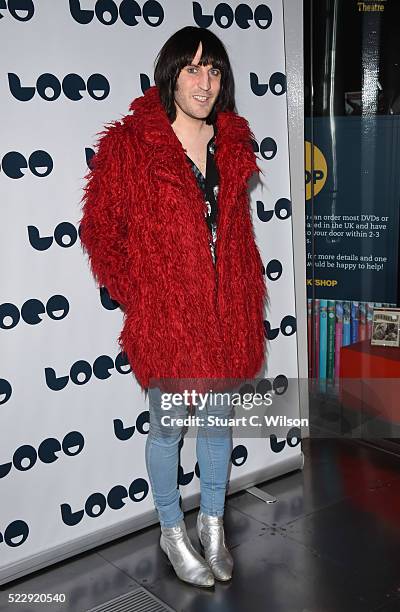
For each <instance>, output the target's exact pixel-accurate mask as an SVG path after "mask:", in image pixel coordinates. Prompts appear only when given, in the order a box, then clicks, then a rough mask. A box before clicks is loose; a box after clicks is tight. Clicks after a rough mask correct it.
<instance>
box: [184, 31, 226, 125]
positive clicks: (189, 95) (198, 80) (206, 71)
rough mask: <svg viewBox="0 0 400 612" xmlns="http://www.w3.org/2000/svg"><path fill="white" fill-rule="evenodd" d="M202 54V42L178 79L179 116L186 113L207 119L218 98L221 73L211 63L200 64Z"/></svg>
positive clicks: (193, 116) (196, 117)
mask: <svg viewBox="0 0 400 612" xmlns="http://www.w3.org/2000/svg"><path fill="white" fill-rule="evenodd" d="M201 54H202V44H201V42H200V44H199V46H198V49H197V52H196V55H195V56H194V58H193V60H192V63H191V64H190V65H189V66H185V67H184V68H182V70H181V72H180V74H179V76H178V79H177V81H176V88H175V105H176V107H177V108H176V112H177V117H178V116H179V114H182V113H184V114H185V115H187V116H189V117H191V118H192V119H200V120H203V119H206V118H207V117H208V115H209V114H210V113H211V110H212V108H213V106H214V104H215V102H216V100H217V97H218V94H219V90H220V87H221V73H220V71H219V70H218V69H217V68H213V67H212V66H211V65H209V66H199V61H200V58H201Z"/></svg>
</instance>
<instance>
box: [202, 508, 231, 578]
mask: <svg viewBox="0 0 400 612" xmlns="http://www.w3.org/2000/svg"><path fill="white" fill-rule="evenodd" d="M196 529H197V535H198V536H199V540H200V543H201V545H202V547H203V548H204V556H205V558H206V561H207V563H208V564H209V566H210V567H211V569H212V571H213V574H214V576H215V578H217V580H229V579H230V578H231V577H232V569H233V559H232V556H231V553H230V552H229V550H228V549H227V547H226V544H225V534H224V524H223V517H222V516H210V515H209V514H204V513H203V512H201V511H199V513H198V515H197V523H196Z"/></svg>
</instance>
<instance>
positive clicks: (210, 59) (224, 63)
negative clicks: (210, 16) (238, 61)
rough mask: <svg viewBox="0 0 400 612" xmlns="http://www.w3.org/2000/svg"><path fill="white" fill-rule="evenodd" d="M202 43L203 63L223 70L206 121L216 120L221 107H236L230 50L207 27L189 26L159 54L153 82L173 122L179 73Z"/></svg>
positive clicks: (174, 37)
mask: <svg viewBox="0 0 400 612" xmlns="http://www.w3.org/2000/svg"><path fill="white" fill-rule="evenodd" d="M200 42H201V44H202V56H201V59H200V62H199V63H200V64H201V65H202V66H208V65H209V64H210V65H212V66H213V68H218V70H220V71H221V88H220V92H219V95H218V98H217V100H216V102H215V104H214V107H213V109H212V111H211V113H210V115H209V116H208V117H207V123H209V124H211V123H214V122H215V120H216V117H217V113H218V112H219V111H234V110H235V85H234V80H233V74H232V68H231V65H230V62H229V58H228V54H227V52H226V49H225V47H224V45H223V43H222V42H221V41H220V39H219V38H218V37H217V36H216V35H215V34H213V33H212V32H210V30H207V29H206V28H196V27H194V26H186V27H185V28H182V29H181V30H178V31H177V32H175V34H173V35H172V36H171V37H170V38H169V39H168V40H167V42H166V43H165V44H164V45H163V47H162V49H161V51H160V52H159V54H158V55H157V58H156V62H155V69H154V82H155V84H156V85H157V87H158V90H159V93H160V99H161V102H162V104H163V106H164V108H165V112H166V113H167V115H168V119H169V120H170V122H171V123H172V122H173V121H175V119H176V107H175V101H174V100H175V88H176V81H177V79H178V76H179V73H180V71H181V70H182V68H184V67H185V66H188V65H189V64H190V63H191V62H192V60H193V58H194V56H195V55H196V52H197V49H198V47H199V44H200Z"/></svg>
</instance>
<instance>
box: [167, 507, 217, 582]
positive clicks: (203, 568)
mask: <svg viewBox="0 0 400 612" xmlns="http://www.w3.org/2000/svg"><path fill="white" fill-rule="evenodd" d="M160 546H161V548H162V550H163V551H164V552H165V554H166V555H167V557H168V559H169V561H170V563H171V565H172V567H173V568H174V570H175V573H176V575H177V576H178V578H180V579H181V580H184V581H185V582H189V583H190V584H195V585H196V586H204V587H211V586H214V584H215V581H214V576H213V573H212V571H211V570H210V567H209V565H208V564H207V563H206V561H205V560H204V559H203V557H202V556H201V555H199V553H198V552H197V550H196V549H195V548H194V547H193V544H192V543H191V541H190V539H189V536H188V534H187V533H186V526H185V523H184V520H183V519H182V520H181V521H179V523H178V524H177V525H175V526H174V527H163V526H161V537H160Z"/></svg>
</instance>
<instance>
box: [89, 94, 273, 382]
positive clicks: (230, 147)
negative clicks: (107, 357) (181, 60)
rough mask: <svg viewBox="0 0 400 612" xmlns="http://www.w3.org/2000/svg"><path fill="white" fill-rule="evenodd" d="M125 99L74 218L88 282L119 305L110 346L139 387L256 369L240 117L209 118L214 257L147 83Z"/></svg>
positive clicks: (252, 163) (194, 188) (261, 296)
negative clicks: (117, 328)
mask: <svg viewBox="0 0 400 612" xmlns="http://www.w3.org/2000/svg"><path fill="white" fill-rule="evenodd" d="M130 110H131V111H133V114H131V115H126V116H125V117H123V119H122V120H121V121H116V122H113V123H112V124H111V125H110V126H108V127H107V128H106V129H105V130H104V131H103V132H101V135H102V137H101V138H100V141H99V143H98V150H97V153H96V154H95V156H94V157H93V165H92V170H91V171H90V172H89V173H88V174H87V175H86V177H85V178H87V179H88V180H87V183H86V186H85V188H84V195H83V198H82V202H83V216H82V219H81V222H80V239H81V242H82V245H83V248H84V250H85V251H86V252H87V253H88V255H89V260H90V266H91V270H92V273H93V275H94V277H95V279H96V281H97V283H98V284H101V285H104V286H106V287H107V289H108V292H109V294H110V296H111V298H112V299H114V300H116V301H118V302H119V303H120V304H121V305H122V306H123V308H124V310H125V318H124V326H123V329H122V331H121V334H120V336H119V339H118V342H119V346H120V347H121V349H122V350H123V351H124V352H125V353H126V355H127V358H128V360H129V363H130V365H131V367H132V370H133V372H134V374H135V376H136V379H137V380H138V382H139V383H140V385H141V386H142V387H143V388H147V387H149V386H152V385H153V384H156V385H157V386H160V384H158V383H159V381H156V380H155V381H151V379H152V378H153V379H157V378H171V379H182V378H186V379H193V378H196V379H206V378H208V379H215V384H214V385H213V386H212V387H211V386H210V385H209V383H208V385H206V387H207V389H210V388H213V389H215V388H217V379H219V380H220V383H221V379H223V378H233V379H235V378H237V379H246V378H251V377H253V376H256V375H257V373H258V372H259V370H260V368H261V366H262V365H263V362H264V358H265V335H264V322H263V315H264V313H263V304H264V300H265V298H266V295H267V291H266V287H265V283H264V277H263V274H262V262H261V257H260V254H259V251H258V248H257V246H256V243H255V238H254V232H253V226H252V221H251V213H250V207H249V198H248V193H247V187H248V180H249V178H250V176H251V175H252V174H253V173H254V172H257V171H258V168H257V165H256V158H255V154H254V152H253V148H252V145H251V142H250V139H251V137H252V134H251V132H250V129H249V126H248V123H247V121H246V120H245V119H243V118H242V117H240V116H239V115H237V114H236V113H233V112H220V113H219V114H218V118H217V139H216V154H215V161H216V165H217V168H218V171H219V175H220V183H219V194H218V218H217V243H216V244H217V247H216V255H217V264H216V268H214V265H213V261H212V257H211V252H210V247H209V242H208V232H209V230H208V227H207V224H206V221H205V217H204V210H205V208H204V198H203V195H202V193H201V191H200V189H199V187H198V185H197V182H196V178H195V176H194V174H193V171H192V170H191V168H190V166H189V164H188V162H187V160H186V158H185V153H184V150H183V147H182V145H181V143H180V142H179V140H178V139H177V137H176V136H175V133H174V132H173V130H172V128H171V125H170V123H169V120H168V117H167V115H166V113H165V111H164V109H163V107H162V105H161V103H160V99H159V95H158V90H157V88H156V87H151V88H150V89H148V90H147V91H146V93H145V94H144V96H141V97H139V98H137V99H136V100H134V101H133V102H132V104H131V106H130ZM163 388H164V389H165V388H168V387H167V386H164V387H163ZM175 388H178V386H176V387H175ZM190 388H194V387H193V386H192V387H190ZM219 388H223V385H222V386H220V387H219Z"/></svg>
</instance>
